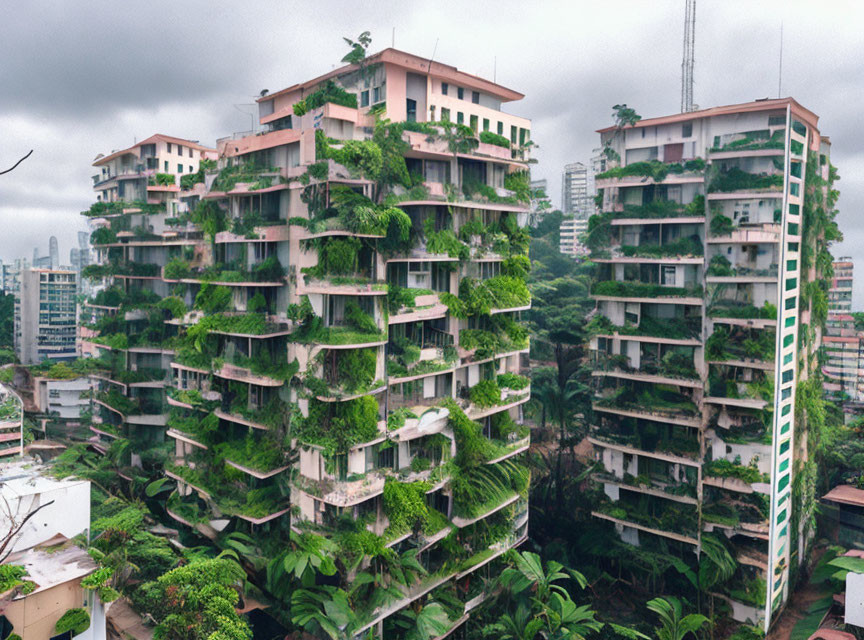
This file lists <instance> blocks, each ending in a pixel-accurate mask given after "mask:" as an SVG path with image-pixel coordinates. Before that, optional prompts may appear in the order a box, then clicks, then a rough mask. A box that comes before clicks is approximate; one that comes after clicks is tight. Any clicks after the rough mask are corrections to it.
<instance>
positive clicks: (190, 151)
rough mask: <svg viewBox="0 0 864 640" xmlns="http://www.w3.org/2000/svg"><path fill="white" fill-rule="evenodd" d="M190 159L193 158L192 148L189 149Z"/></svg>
mask: <svg viewBox="0 0 864 640" xmlns="http://www.w3.org/2000/svg"><path fill="white" fill-rule="evenodd" d="M189 157H190V158H191V157H192V147H189Z"/></svg>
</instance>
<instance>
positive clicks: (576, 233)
mask: <svg viewBox="0 0 864 640" xmlns="http://www.w3.org/2000/svg"><path fill="white" fill-rule="evenodd" d="M586 231H588V221H587V220H585V219H582V218H569V219H565V220H562V221H561V226H560V227H559V247H558V249H559V251H561V253H563V254H565V255H568V256H574V257H580V258H584V257H585V256H587V255H588V253H589V251H588V249H587V248H586V247H585V245H584V244H583V243H582V241H581V240H580V239H579V238H580V237H581V236H582V234H583V233H585V232H586Z"/></svg>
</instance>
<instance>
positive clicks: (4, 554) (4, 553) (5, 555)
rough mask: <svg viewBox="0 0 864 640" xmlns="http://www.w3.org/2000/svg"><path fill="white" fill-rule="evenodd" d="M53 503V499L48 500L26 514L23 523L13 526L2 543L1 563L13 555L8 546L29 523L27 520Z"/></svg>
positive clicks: (0, 551) (0, 544) (0, 550)
mask: <svg viewBox="0 0 864 640" xmlns="http://www.w3.org/2000/svg"><path fill="white" fill-rule="evenodd" d="M52 504H54V500H51V501H50V502H46V503H45V504H43V505H41V506H39V507H37V508H35V509H33V511H31V512H30V513H28V514H27V516H26V517H25V518H24V519H23V520H22V521H21V524H19V525H18V526H17V527H14V526H13V528H12V530H11V531H9V533H8V534H7V535H6V537H5V538H4V539H3V542H2V543H0V564H2V563H3V562H5V561H6V558H8V557H9V556H10V555H11V553H12V549H9V551H8V552H7V551H6V547H8V546H9V543H10V542H12V539H13V538H14V537H15V536H16V535H18V532H19V531H21V529H23V528H24V525H25V524H27V521H28V520H29V519H30V518H32V517H33V516H35V515H36V514H37V513H39V512H40V511H41V510H42V509H44V508H45V507H48V506H50V505H52ZM13 548H14V547H13Z"/></svg>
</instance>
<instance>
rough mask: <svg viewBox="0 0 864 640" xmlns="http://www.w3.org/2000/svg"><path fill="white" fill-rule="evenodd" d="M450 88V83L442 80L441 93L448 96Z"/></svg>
mask: <svg viewBox="0 0 864 640" xmlns="http://www.w3.org/2000/svg"><path fill="white" fill-rule="evenodd" d="M449 88H450V85H448V84H447V83H446V82H442V83H441V95H443V96H446V95H447V89H449Z"/></svg>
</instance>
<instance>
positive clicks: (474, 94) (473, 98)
mask: <svg viewBox="0 0 864 640" xmlns="http://www.w3.org/2000/svg"><path fill="white" fill-rule="evenodd" d="M471 102H473V103H474V104H480V92H479V91H472V92H471Z"/></svg>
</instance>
